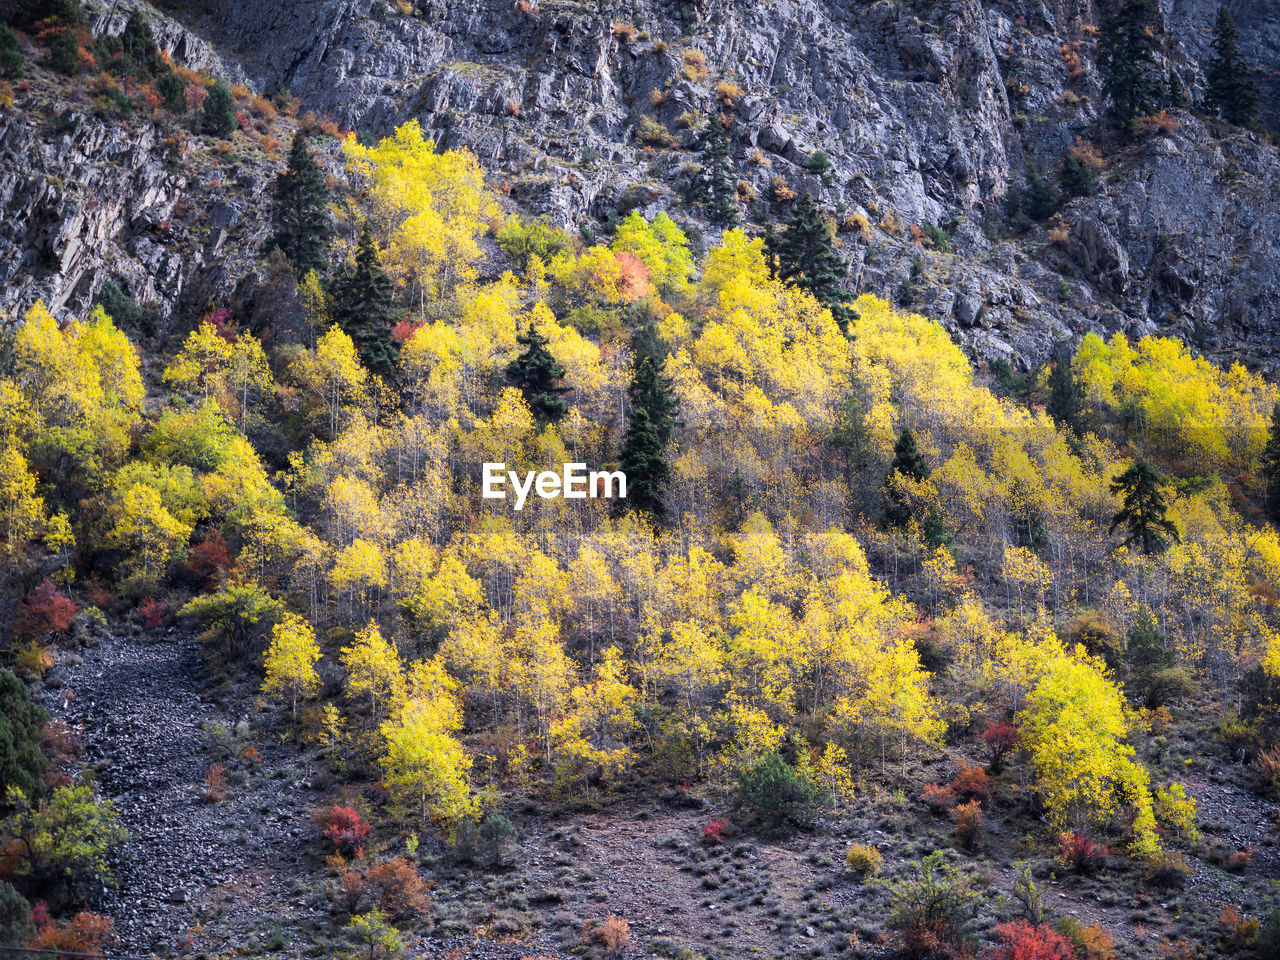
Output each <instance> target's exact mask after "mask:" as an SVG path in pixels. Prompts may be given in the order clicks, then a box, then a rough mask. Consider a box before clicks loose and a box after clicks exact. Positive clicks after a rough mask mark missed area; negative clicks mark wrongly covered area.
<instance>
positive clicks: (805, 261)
mask: <svg viewBox="0 0 1280 960" xmlns="http://www.w3.org/2000/svg"><path fill="white" fill-rule="evenodd" d="M765 254H766V255H767V256H768V258H769V262H770V266H771V267H772V269H773V273H774V276H776V277H777V278H778V279H779V280H784V281H788V282H790V283H793V284H795V285H796V286H797V287H800V288H801V289H802V290H808V291H809V292H810V293H812V294H813V296H814V299H816V300H817V301H818V302H819V303H821V304H822V305H823V306H824V307H828V308H830V310H831V312H832V314H833V315H834V316H835V318H836V322H837V323H839V324H840V328H841V329H842V330H843V329H845V328H846V326H847V325H848V322H849V319H850V315H851V311H850V309H849V306H848V303H849V294H848V293H847V292H846V291H845V290H844V288H843V286H842V285H843V283H844V279H845V277H846V276H847V275H848V272H849V268H848V265H847V264H846V263H845V262H844V260H843V259H842V258H841V256H840V255H839V254H838V253H836V248H835V242H834V241H833V240H832V239H831V231H830V230H829V229H827V222H826V220H824V219H823V217H822V212H821V211H820V210H819V209H818V205H817V204H816V203H814V202H813V198H812V197H810V196H809V195H808V194H806V195H805V196H804V198H803V199H801V200H800V202H799V203H798V204H797V205H796V209H795V212H794V213H792V215H791V219H790V220H788V221H787V225H786V227H785V228H783V231H782V233H776V232H774V230H773V229H772V227H770V229H769V230H768V231H766V233H765Z"/></svg>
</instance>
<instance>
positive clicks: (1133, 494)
mask: <svg viewBox="0 0 1280 960" xmlns="http://www.w3.org/2000/svg"><path fill="white" fill-rule="evenodd" d="M1163 482H1164V478H1163V477H1161V476H1160V474H1159V473H1158V472H1157V471H1156V469H1155V467H1153V466H1151V464H1149V463H1147V462H1146V461H1145V460H1139V461H1137V462H1136V463H1134V464H1133V466H1131V467H1130V468H1129V469H1128V470H1125V471H1124V472H1123V473H1121V474H1118V475H1117V476H1116V477H1114V478H1113V479H1112V481H1111V492H1112V493H1118V494H1121V495H1122V496H1123V498H1124V505H1123V506H1122V507H1121V508H1120V510H1119V511H1118V512H1117V513H1116V515H1115V516H1114V517H1112V518H1111V529H1112V530H1115V528H1116V527H1119V526H1124V527H1125V529H1127V530H1128V531H1129V535H1128V536H1127V537H1126V538H1125V541H1124V543H1125V546H1132V545H1134V544H1137V545H1138V546H1139V547H1141V549H1142V552H1143V553H1144V554H1148V555H1150V554H1153V553H1159V552H1160V551H1162V550H1164V549H1165V547H1167V546H1168V545H1169V541H1170V540H1173V541H1176V540H1177V539H1178V528H1177V527H1175V526H1174V525H1173V522H1172V521H1171V520H1169V519H1168V518H1166V517H1165V511H1166V510H1167V509H1168V507H1167V504H1166V503H1165V500H1164V494H1163V493H1162V492H1161V490H1160V485H1161V484H1162V483H1163Z"/></svg>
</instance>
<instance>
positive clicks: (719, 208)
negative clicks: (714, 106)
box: [700, 113, 738, 227]
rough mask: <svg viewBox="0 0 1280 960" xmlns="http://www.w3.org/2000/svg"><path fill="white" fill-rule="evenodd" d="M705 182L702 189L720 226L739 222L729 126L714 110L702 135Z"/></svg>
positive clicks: (729, 225)
mask: <svg viewBox="0 0 1280 960" xmlns="http://www.w3.org/2000/svg"><path fill="white" fill-rule="evenodd" d="M702 157H703V161H704V163H703V166H704V168H705V172H704V174H703V176H704V177H705V178H706V179H705V184H704V186H703V188H702V190H701V191H700V192H701V194H702V196H703V197H704V202H705V203H706V207H707V212H708V213H709V214H710V215H711V220H712V221H713V222H714V223H716V224H717V225H719V226H721V227H734V226H737V224H738V201H737V186H736V184H735V183H734V176H733V158H732V145H731V144H730V142H729V128H728V126H727V125H726V124H725V123H724V121H722V120H721V119H720V116H719V114H715V113H713V114H712V116H711V119H710V121H708V123H707V132H706V133H705V134H703V136H702Z"/></svg>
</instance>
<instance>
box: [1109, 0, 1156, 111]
mask: <svg viewBox="0 0 1280 960" xmlns="http://www.w3.org/2000/svg"><path fill="white" fill-rule="evenodd" d="M1159 27H1160V10H1159V7H1158V6H1157V4H1156V0H1113V6H1112V10H1111V12H1110V13H1109V14H1108V15H1107V16H1106V17H1104V18H1103V21H1102V36H1101V38H1100V39H1099V41H1098V65H1099V67H1100V68H1101V70H1102V89H1103V92H1104V93H1105V94H1106V95H1107V98H1108V100H1109V101H1110V106H1109V107H1108V110H1107V115H1108V117H1109V118H1110V120H1111V123H1112V125H1113V126H1114V127H1115V128H1116V129H1117V130H1119V131H1120V132H1121V133H1123V134H1125V135H1127V136H1132V135H1133V134H1135V133H1136V132H1137V129H1138V128H1137V121H1138V120H1140V119H1141V118H1142V117H1145V116H1150V115H1151V114H1153V113H1155V112H1157V111H1158V110H1159V109H1160V108H1161V107H1163V106H1165V104H1166V103H1167V102H1168V101H1167V98H1168V90H1166V89H1165V84H1164V78H1163V75H1162V74H1161V72H1160V70H1159V65H1158V63H1157V60H1156V54H1157V53H1158V52H1159V49H1160V40H1159Z"/></svg>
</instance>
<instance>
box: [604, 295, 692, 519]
mask: <svg viewBox="0 0 1280 960" xmlns="http://www.w3.org/2000/svg"><path fill="white" fill-rule="evenodd" d="M631 348H632V352H633V353H634V355H635V373H634V375H633V376H632V378H631V385H630V387H628V388H627V396H628V397H629V399H630V400H631V416H630V418H629V420H628V422H627V432H626V434H625V436H624V437H623V441H622V454H621V458H620V459H621V466H622V472H623V473H625V474H626V475H627V499H626V501H625V502H622V501H620V502H619V504H618V507H619V509H632V510H641V511H643V512H645V513H648V514H649V515H650V516H651V517H652V518H653V519H654V521H655V522H658V521H661V520H662V519H664V518H665V516H666V507H665V506H664V504H663V502H662V493H663V490H664V488H665V487H666V484H667V482H668V481H669V480H670V478H671V468H670V465H669V464H668V463H667V442H668V441H669V440H670V439H671V431H672V429H673V428H674V427H675V426H676V424H677V420H676V416H677V412H678V410H679V403H678V402H677V400H676V398H675V394H674V392H673V391H672V382H671V378H670V377H667V376H665V375H664V374H663V373H662V364H663V361H664V360H665V359H666V355H667V351H666V347H665V345H664V344H663V342H662V339H661V337H660V336H659V335H658V328H657V325H656V324H655V323H654V322H653V318H652V317H651V316H650V317H646V319H645V322H644V324H643V325H642V326H640V327H639V328H637V329H636V331H635V333H633V334H632V336H631Z"/></svg>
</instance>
